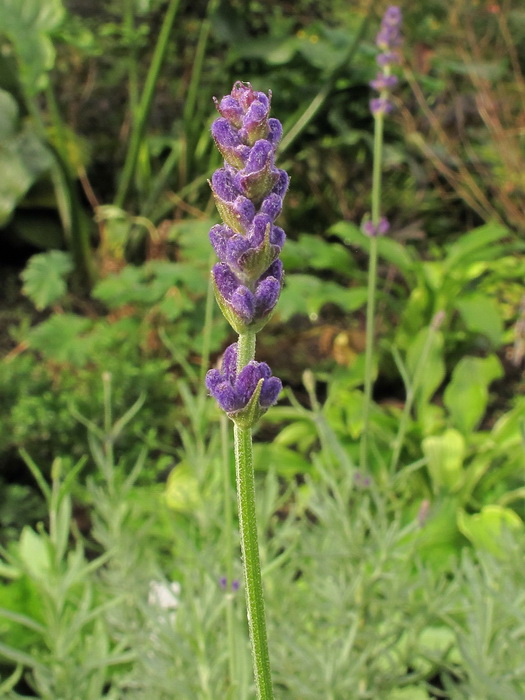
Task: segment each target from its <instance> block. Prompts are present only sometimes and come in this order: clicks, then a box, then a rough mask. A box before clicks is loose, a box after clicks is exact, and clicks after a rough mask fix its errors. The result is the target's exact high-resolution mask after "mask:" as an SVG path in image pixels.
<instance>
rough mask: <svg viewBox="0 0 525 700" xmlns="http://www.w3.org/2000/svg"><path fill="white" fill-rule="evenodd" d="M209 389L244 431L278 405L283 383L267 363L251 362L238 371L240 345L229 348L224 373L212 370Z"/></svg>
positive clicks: (207, 380)
mask: <svg viewBox="0 0 525 700" xmlns="http://www.w3.org/2000/svg"><path fill="white" fill-rule="evenodd" d="M206 387H207V388H208V391H209V392H210V394H211V395H212V396H213V397H214V398H215V400H216V401H217V403H218V404H219V406H220V407H221V408H222V409H223V411H225V412H226V413H227V415H228V416H229V417H230V418H231V419H232V420H233V421H234V422H235V423H236V424H237V425H240V426H241V427H251V426H252V425H253V424H254V423H255V422H256V421H257V420H259V418H260V417H261V416H262V415H263V413H265V412H266V411H267V410H268V408H269V407H270V406H272V405H273V404H274V403H276V401H277V397H278V396H279V393H280V392H281V389H282V384H281V380H280V379H278V378H277V377H272V372H271V370H270V368H269V367H268V365H267V364H266V362H255V360H252V362H249V363H248V364H247V365H246V367H243V368H242V369H241V371H240V372H238V371H237V343H234V344H233V345H230V346H229V347H228V348H226V351H225V353H224V357H223V360H222V368H221V370H220V371H219V370H217V369H211V370H210V371H209V372H208V373H207V375H206Z"/></svg>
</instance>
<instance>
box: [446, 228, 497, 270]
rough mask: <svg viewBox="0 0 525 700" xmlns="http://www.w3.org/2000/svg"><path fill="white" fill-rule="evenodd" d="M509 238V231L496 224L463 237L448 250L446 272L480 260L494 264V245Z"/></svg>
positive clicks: (475, 230)
mask: <svg viewBox="0 0 525 700" xmlns="http://www.w3.org/2000/svg"><path fill="white" fill-rule="evenodd" d="M507 236H510V231H509V229H508V228H506V227H505V226H503V225H502V224H498V223H496V222H492V223H488V224H485V225H484V226H480V227H479V228H476V229H474V230H473V231H470V233H466V234H464V235H462V236H461V237H460V238H459V239H458V240H457V241H456V242H455V243H453V244H452V245H451V246H450V247H449V248H448V251H447V257H446V258H445V260H444V265H445V268H446V270H447V271H448V272H453V271H454V270H455V268H457V267H458V266H459V267H461V266H464V265H470V264H472V263H473V262H476V261H480V260H481V261H488V262H492V261H493V260H494V256H493V253H492V246H493V244H494V243H496V242H497V241H500V240H501V239H503V238H506V237H507Z"/></svg>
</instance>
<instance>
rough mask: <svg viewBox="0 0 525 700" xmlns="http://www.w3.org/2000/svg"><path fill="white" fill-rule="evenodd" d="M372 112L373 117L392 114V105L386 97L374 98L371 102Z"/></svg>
mask: <svg viewBox="0 0 525 700" xmlns="http://www.w3.org/2000/svg"><path fill="white" fill-rule="evenodd" d="M370 111H371V112H372V114H373V115H378V114H390V112H391V111H392V103H391V102H390V100H387V99H386V97H374V98H373V99H372V100H370Z"/></svg>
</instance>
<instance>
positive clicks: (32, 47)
mask: <svg viewBox="0 0 525 700" xmlns="http://www.w3.org/2000/svg"><path fill="white" fill-rule="evenodd" d="M64 14H65V10H64V6H63V3H62V0H2V2H0V27H2V32H3V33H4V34H6V35H7V37H8V38H9V39H10V41H11V42H12V43H13V46H14V49H15V54H16V57H17V60H18V66H19V71H20V78H21V80H22V82H23V83H24V86H25V89H26V90H27V91H28V92H29V93H30V94H31V95H36V94H37V93H38V92H39V91H40V90H41V89H42V88H43V87H45V80H46V73H47V72H48V71H49V70H50V69H51V68H52V67H53V64H54V60H55V49H54V47H53V44H52V42H51V39H50V34H51V33H52V32H53V31H54V30H55V29H57V28H58V26H59V25H60V23H61V22H62V19H63V17H64Z"/></svg>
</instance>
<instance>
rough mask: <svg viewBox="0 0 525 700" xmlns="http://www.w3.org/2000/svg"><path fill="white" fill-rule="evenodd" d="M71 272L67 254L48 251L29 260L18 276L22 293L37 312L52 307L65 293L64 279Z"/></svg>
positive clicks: (71, 262)
mask: <svg viewBox="0 0 525 700" xmlns="http://www.w3.org/2000/svg"><path fill="white" fill-rule="evenodd" d="M72 270H73V261H72V260H71V256H70V255H69V253H64V252H63V251H61V250H50V251H49V252H47V253H39V254H38V255H33V257H32V258H30V260H29V262H28V264H27V266H26V268H25V269H24V271H23V272H22V274H21V275H20V276H21V278H22V281H23V283H24V286H23V288H22V291H23V292H24V294H25V295H26V296H28V297H29V298H30V299H31V301H32V302H33V304H34V305H35V306H36V308H37V309H38V310H40V311H41V310H42V309H45V308H46V307H48V306H52V305H53V304H55V303H56V302H57V301H59V300H60V299H61V298H62V297H63V296H64V294H65V293H66V291H67V286H66V281H65V279H64V278H65V277H66V276H67V275H68V274H69V273H70V272H71V271H72Z"/></svg>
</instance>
